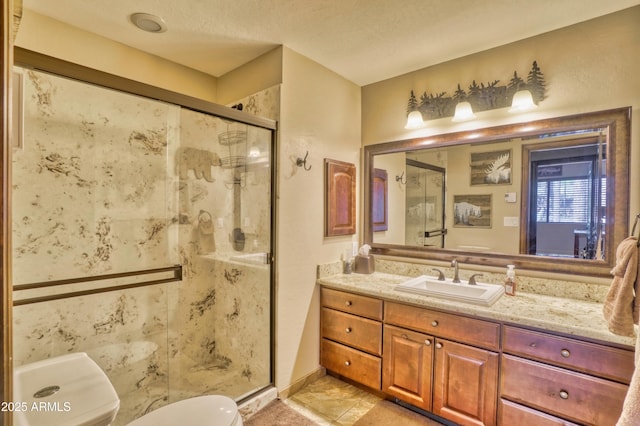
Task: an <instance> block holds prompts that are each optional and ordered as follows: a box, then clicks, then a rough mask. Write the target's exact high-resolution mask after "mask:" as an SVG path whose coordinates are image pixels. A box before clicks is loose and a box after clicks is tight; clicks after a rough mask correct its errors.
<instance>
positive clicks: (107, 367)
mask: <svg viewBox="0 0 640 426" xmlns="http://www.w3.org/2000/svg"><path fill="white" fill-rule="evenodd" d="M18 63H19V61H18ZM36 68H37V67H36ZM16 76H17V80H18V81H20V82H21V84H20V86H19V89H20V92H19V96H16V98H17V102H15V104H14V112H15V114H16V116H17V117H19V119H20V120H19V124H20V126H19V127H18V128H19V134H18V135H17V136H18V138H17V140H18V142H17V143H16V144H15V146H14V147H13V149H12V174H11V176H12V194H11V204H10V206H11V217H12V224H13V230H12V238H11V240H12V248H11V251H12V259H11V274H12V281H13V288H14V291H13V295H14V296H13V298H14V308H13V318H14V323H13V339H14V342H13V354H14V365H15V366H18V365H22V364H26V363H30V362H35V361H38V360H41V359H45V358H49V357H53V356H57V355H62V354H66V353H70V352H86V353H87V354H89V356H90V357H91V358H93V359H94V360H95V361H96V362H97V363H98V365H100V366H101V367H102V369H103V370H104V371H105V372H106V373H107V376H108V377H109V379H110V380H111V382H112V383H113V385H114V387H115V389H116V391H117V392H118V395H119V397H120V400H121V404H120V411H119V413H118V416H117V419H116V426H118V425H124V424H127V423H128V422H130V421H131V420H133V419H134V418H137V417H139V416H141V415H143V414H145V413H147V412H149V411H151V410H153V409H155V408H158V407H160V406H162V405H165V404H167V403H170V402H174V401H177V400H181V399H184V398H188V397H192V396H197V395H205V394H222V395H226V396H229V397H232V398H234V399H236V400H237V401H240V400H243V399H246V398H248V397H250V396H251V395H254V394H256V393H258V392H259V391H261V390H263V389H265V388H267V387H270V386H271V385H272V383H273V378H272V377H273V372H272V370H273V353H272V348H273V344H272V340H273V332H272V323H273V272H272V261H273V235H272V233H273V229H274V218H273V176H274V170H273V166H272V164H273V146H274V140H275V136H274V132H275V122H273V121H271V120H266V119H258V118H257V117H252V116H250V115H249V114H245V113H240V112H238V111H235V110H230V109H227V108H223V107H219V106H216V105H211V104H207V103H206V102H202V101H196V100H193V99H191V98H188V97H180V96H174V95H175V94H171V96H164V94H165V92H163V91H162V90H160V89H158V90H157V93H158V94H159V96H157V97H156V98H155V99H152V98H151V97H149V96H141V95H139V94H137V93H136V90H128V91H127V90H122V89H121V87H116V86H126V87H134V88H135V87H136V85H135V84H133V85H130V86H129V83H127V82H126V81H125V83H122V82H120V80H118V78H117V77H113V76H112V77H113V79H112V81H116V82H117V83H116V84H113V85H110V86H111V87H105V86H104V85H101V84H94V83H95V81H94V82H92V83H89V82H87V81H81V80H78V79H71V78H69V77H67V76H62V75H58V74H56V73H54V72H49V71H47V72H45V71H39V70H35V69H34V68H33V67H29V68H19V67H17V68H16ZM123 81H124V80H123ZM145 90H148V86H146V88H145ZM154 93H155V92H154ZM166 98H170V99H168V100H167V99H166ZM158 99H161V100H158Z"/></svg>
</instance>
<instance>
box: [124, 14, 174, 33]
mask: <svg viewBox="0 0 640 426" xmlns="http://www.w3.org/2000/svg"><path fill="white" fill-rule="evenodd" d="M129 19H130V20H131V23H132V24H133V25H135V26H136V27H138V28H140V29H141V30H142V31H147V32H149V33H163V32H165V31H167V24H165V22H164V19H162V18H160V17H159V16H155V15H151V14H149V13H134V14H132V15H131V16H129Z"/></svg>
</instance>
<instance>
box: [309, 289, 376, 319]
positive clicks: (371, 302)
mask: <svg viewBox="0 0 640 426" xmlns="http://www.w3.org/2000/svg"><path fill="white" fill-rule="evenodd" d="M320 295H321V296H320V299H321V301H322V306H326V307H328V308H333V309H337V310H339V311H343V312H348V313H350V314H355V315H360V316H363V317H367V318H371V319H375V320H380V321H382V300H378V299H374V298H373V297H367V296H360V295H359V294H353V293H346V292H344V291H339V290H332V289H329V288H322V290H321V293H320Z"/></svg>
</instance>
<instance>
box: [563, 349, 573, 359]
mask: <svg viewBox="0 0 640 426" xmlns="http://www.w3.org/2000/svg"><path fill="white" fill-rule="evenodd" d="M560 355H562V357H563V358H569V357H570V356H571V352H569V349H563V350H561V351H560Z"/></svg>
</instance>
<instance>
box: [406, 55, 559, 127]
mask: <svg viewBox="0 0 640 426" xmlns="http://www.w3.org/2000/svg"><path fill="white" fill-rule="evenodd" d="M546 91H547V89H546V82H545V78H544V74H543V73H542V71H541V70H540V67H539V66H538V63H537V62H536V61H533V63H532V65H531V69H530V70H529V73H528V75H527V77H526V79H523V78H521V77H520V76H519V75H518V72H517V71H514V72H513V76H512V77H511V78H509V79H508V80H507V79H494V80H490V81H486V82H480V81H476V80H473V81H472V82H471V84H468V85H467V87H466V88H464V86H462V85H461V84H458V87H457V88H456V89H455V90H453V91H451V92H446V91H439V92H431V93H428V92H427V91H424V92H423V93H422V94H419V95H417V96H416V93H415V91H414V90H411V94H410V96H409V102H408V104H407V124H406V126H405V129H416V128H418V127H422V126H423V125H424V123H425V120H437V119H440V118H444V117H453V121H454V122H462V121H468V120H472V119H474V118H475V115H474V113H478V112H483V111H489V110H494V109H500V108H505V109H507V108H509V111H510V112H526V111H530V110H531V109H533V108H536V106H537V105H538V104H539V103H540V102H542V101H543V100H544V99H546V97H547V96H546ZM448 93H449V94H448Z"/></svg>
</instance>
